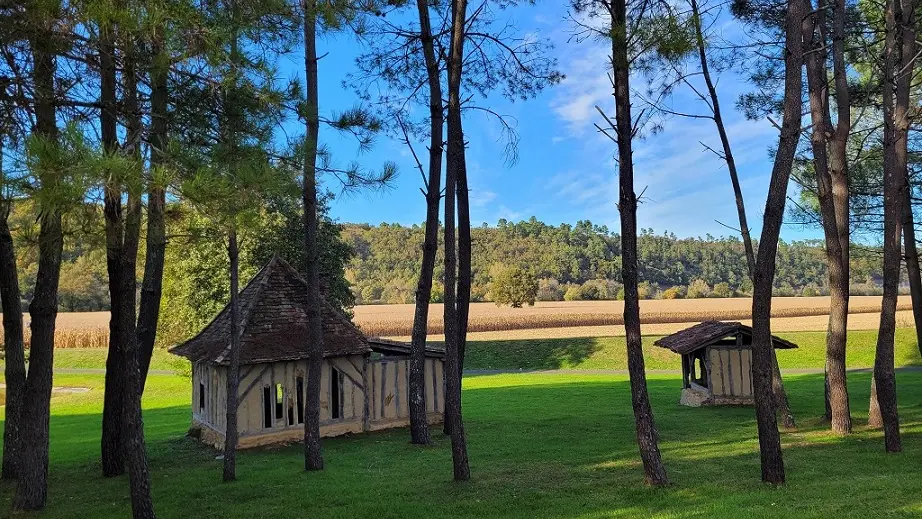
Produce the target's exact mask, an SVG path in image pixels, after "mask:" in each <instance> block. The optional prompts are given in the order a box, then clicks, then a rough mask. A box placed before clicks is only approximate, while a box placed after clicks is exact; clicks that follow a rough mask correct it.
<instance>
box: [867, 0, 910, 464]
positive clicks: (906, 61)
mask: <svg viewBox="0 0 922 519" xmlns="http://www.w3.org/2000/svg"><path fill="white" fill-rule="evenodd" d="M913 11H914V8H913V4H911V3H910V4H909V5H908V6H903V5H902V0H890V1H888V2H887V8H886V28H887V32H886V38H885V48H884V81H883V90H884V95H883V105H884V264H883V274H884V282H883V285H884V286H883V288H884V295H883V301H882V302H881V310H880V330H879V331H878V334H877V350H876V354H875V357H874V385H875V389H876V391H874V393H875V394H872V397H874V396H876V400H877V402H876V407H877V409H878V410H879V418H880V420H881V423H882V425H883V428H884V446H885V448H886V450H887V452H900V451H902V450H903V447H902V442H901V439H900V422H899V414H898V412H897V398H896V374H895V373H894V368H893V363H894V359H893V340H894V334H895V328H896V303H897V296H898V292H897V290H898V288H899V278H900V236H901V229H900V219H901V218H902V204H903V199H904V193H903V189H904V188H905V187H906V186H905V179H906V177H907V164H908V150H907V144H908V131H909V113H908V112H909V94H910V79H911V77H912V72H913V66H914V64H915V47H916V45H915V31H914V30H913V27H912V24H913V23H915V20H914V18H915V17H914V15H913ZM874 408H875V405H874V402H872V404H871V411H872V412H873V410H874ZM874 418H875V416H874V415H873V413H872V414H871V419H874Z"/></svg>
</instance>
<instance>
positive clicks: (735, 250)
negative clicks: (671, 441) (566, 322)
mask: <svg viewBox="0 0 922 519" xmlns="http://www.w3.org/2000/svg"><path fill="white" fill-rule="evenodd" d="M472 233H473V241H474V251H473V256H474V257H473V263H474V265H473V270H474V286H473V297H474V298H475V299H477V300H489V299H490V297H489V290H490V281H491V277H492V276H495V275H496V274H497V273H498V272H500V271H501V270H502V269H504V268H507V267H511V266H518V267H522V268H525V269H527V270H529V271H531V272H532V273H533V274H534V275H535V276H536V277H537V278H538V279H539V280H540V281H539V286H540V290H539V294H538V297H539V299H544V300H557V299H564V298H565V297H566V299H617V298H618V296H619V292H620V291H621V285H620V284H619V283H618V281H619V280H620V269H621V250H620V248H621V245H620V238H619V236H618V234H616V233H614V232H612V231H610V230H609V229H608V228H607V227H605V226H597V225H593V224H592V223H591V222H589V221H580V222H578V223H577V224H576V225H568V224H562V225H560V226H552V225H547V224H544V223H542V222H540V221H538V220H536V219H535V218H534V217H532V218H531V219H530V220H528V221H520V222H517V223H513V222H508V221H506V220H500V221H499V222H498V223H497V225H496V226H488V225H486V224H484V225H482V226H480V227H476V228H474V229H473V230H472ZM342 237H343V239H344V240H345V241H346V242H347V243H348V244H349V245H351V246H352V247H353V248H354V250H355V256H354V257H353V259H352V261H351V263H350V265H349V267H348V268H347V271H346V275H347V279H348V280H349V281H350V282H351V283H352V288H353V292H354V293H355V296H356V299H357V302H359V303H374V302H384V303H409V302H412V301H413V297H414V291H415V287H416V277H417V275H418V274H417V270H418V268H419V262H420V255H421V246H422V242H423V228H422V226H420V225H414V226H412V227H405V226H401V225H397V224H381V225H378V226H372V225H368V224H344V225H343V232H342ZM440 250H441V249H440ZM638 253H639V258H640V265H639V267H640V278H641V280H642V281H643V282H644V283H643V286H642V287H641V293H642V296H645V297H648V298H655V297H685V296H686V295H687V296H690V297H707V296H713V297H727V296H730V295H734V294H746V293H748V292H749V290H750V287H751V285H750V283H749V279H748V277H747V273H746V258H745V254H744V251H743V244H742V242H741V241H740V240H739V239H738V238H725V237H713V236H710V235H708V236H706V237H704V238H678V237H676V236H675V235H672V234H669V233H664V234H656V233H655V232H654V231H653V230H652V229H645V230H642V231H641V233H640V236H639V237H638ZM440 254H441V253H440ZM879 264H880V256H879V255H878V254H877V253H876V252H874V251H867V250H866V249H856V250H855V252H854V253H853V254H852V269H853V272H852V280H853V287H852V291H853V293H877V291H878V290H879V289H878V280H879V279H880V265H879ZM441 265H442V260H441V256H440V258H439V260H438V261H437V263H436V279H437V280H438V279H441V277H442V269H441ZM826 284H827V279H826V265H825V262H824V251H823V249H822V242H820V241H816V240H811V241H794V242H785V243H782V244H781V245H780V247H779V250H778V271H777V276H776V281H775V286H776V293H777V294H778V295H787V296H792V295H819V294H825V293H826ZM673 287H675V289H674V290H670V289H672V288H673ZM440 295H441V287H437V288H435V289H434V290H433V299H435V300H438V299H439V298H440Z"/></svg>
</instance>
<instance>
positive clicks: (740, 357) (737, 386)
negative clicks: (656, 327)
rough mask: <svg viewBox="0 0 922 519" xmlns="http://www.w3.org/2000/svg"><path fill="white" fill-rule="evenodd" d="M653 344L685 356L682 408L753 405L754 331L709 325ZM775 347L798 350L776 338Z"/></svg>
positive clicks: (728, 324)
mask: <svg viewBox="0 0 922 519" xmlns="http://www.w3.org/2000/svg"><path fill="white" fill-rule="evenodd" d="M653 344H655V345H657V346H660V347H662V348H667V349H669V350H672V351H674V352H675V353H678V354H679V355H681V356H682V398H681V400H680V403H681V404H682V405H687V406H691V407H698V406H702V405H734V404H735V405H748V404H752V403H753V391H752V328H750V327H749V326H746V325H745V324H742V323H736V322H721V321H705V322H703V323H700V324H696V325H695V326H692V327H691V328H686V329H684V330H681V331H678V332H676V333H674V334H672V335H668V336H666V337H663V338H661V339H659V340H657V341H656V342H654V343H653ZM772 346H774V348H775V349H791V348H796V347H797V345H796V344H794V343H792V342H790V341H786V340H784V339H782V338H780V337H776V336H774V335H772Z"/></svg>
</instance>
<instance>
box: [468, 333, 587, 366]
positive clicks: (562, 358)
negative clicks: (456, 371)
mask: <svg viewBox="0 0 922 519" xmlns="http://www.w3.org/2000/svg"><path fill="white" fill-rule="evenodd" d="M602 349H603V345H602V343H601V340H600V339H598V338H594V337H587V338H572V339H533V340H531V339H530V340H503V341H469V342H468V343H467V350H466V352H465V368H467V369H475V370H476V369H484V370H489V369H498V368H502V369H508V370H548V369H560V368H564V367H572V366H578V365H579V364H582V363H583V362H585V361H586V360H587V359H588V358H590V357H591V356H592V355H593V354H595V353H598V352H599V351H601V350H602Z"/></svg>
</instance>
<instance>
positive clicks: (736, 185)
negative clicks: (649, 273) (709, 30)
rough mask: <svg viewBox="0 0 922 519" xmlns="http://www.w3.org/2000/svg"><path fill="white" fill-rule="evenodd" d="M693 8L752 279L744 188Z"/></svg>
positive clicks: (753, 263) (697, 14)
mask: <svg viewBox="0 0 922 519" xmlns="http://www.w3.org/2000/svg"><path fill="white" fill-rule="evenodd" d="M690 4H691V8H692V20H693V21H694V29H695V42H696V45H697V47H698V60H699V61H700V62H701V75H702V76H703V77H704V83H705V85H706V86H707V89H708V97H709V98H710V100H711V109H712V112H713V114H714V125H715V126H717V134H718V135H719V136H720V144H721V146H722V147H723V157H722V158H723V159H724V161H725V162H726V163H727V170H728V171H729V173H730V183H731V184H733V196H734V198H735V199H736V214H737V216H738V217H739V221H740V234H741V235H742V237H743V247H744V248H745V250H746V266H747V267H748V269H749V278H750V279H752V275H753V272H754V271H755V268H756V255H755V249H754V248H753V246H752V237H751V236H750V234H749V224H748V223H747V222H746V205H745V204H744V202H743V190H742V188H741V187H740V179H739V175H738V174H737V171H736V160H735V159H734V158H733V149H732V148H731V147H730V138H729V137H728V136H727V129H726V127H725V126H724V121H723V115H722V114H721V111H720V99H719V98H718V96H717V87H716V86H715V85H714V81H713V80H712V79H711V70H710V67H709V65H708V59H707V49H706V46H705V42H704V32H703V31H702V29H701V13H700V11H699V9H698V2H697V1H696V0H690Z"/></svg>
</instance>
